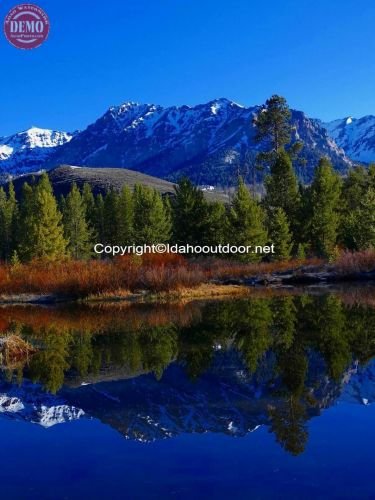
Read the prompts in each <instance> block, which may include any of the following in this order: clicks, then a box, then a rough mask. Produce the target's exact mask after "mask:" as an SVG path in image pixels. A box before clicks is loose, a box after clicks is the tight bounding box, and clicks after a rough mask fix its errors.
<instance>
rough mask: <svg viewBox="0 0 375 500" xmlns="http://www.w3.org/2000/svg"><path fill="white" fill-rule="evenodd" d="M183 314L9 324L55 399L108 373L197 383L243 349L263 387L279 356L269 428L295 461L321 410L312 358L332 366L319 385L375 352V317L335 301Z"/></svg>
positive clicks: (220, 306)
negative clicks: (225, 356) (220, 353)
mask: <svg viewBox="0 0 375 500" xmlns="http://www.w3.org/2000/svg"><path fill="white" fill-rule="evenodd" d="M181 307H182V306H181V305H179V306H177V308H178V310H177V311H175V312H173V311H172V306H169V307H168V309H165V310H164V309H160V308H159V309H158V310H157V311H154V312H152V311H151V310H150V308H151V306H147V307H144V308H139V309H132V308H131V309H130V311H129V313H128V312H127V311H123V310H121V314H117V313H116V314H114V317H113V318H112V320H111V321H109V319H106V320H105V321H104V319H103V317H102V316H101V314H102V311H99V313H97V315H98V322H97V325H95V317H94V315H93V311H92V309H90V310H89V311H88V312H89V317H88V318H86V317H85V315H84V312H83V311H81V312H80V313H79V315H78V319H77V318H76V317H75V316H74V315H76V311H73V312H72V314H71V315H69V314H68V315H67V319H66V323H64V316H63V315H62V314H61V313H59V314H58V315H57V316H56V317H53V314H54V313H53V312H52V313H51V315H52V317H51V318H50V320H49V326H48V327H47V326H45V320H46V319H47V318H46V317H43V318H42V319H40V318H39V319H40V323H41V324H39V323H38V318H34V320H33V322H31V323H30V322H29V323H26V324H23V323H22V321H21V319H22V318H21V316H20V314H21V313H20V312H19V310H17V315H18V316H17V318H16V319H17V322H16V323H13V324H11V327H12V329H13V330H14V331H17V334H19V335H21V336H23V337H25V338H26V337H27V340H29V341H30V342H32V343H34V345H36V346H37V347H38V349H39V350H38V352H37V353H36V354H35V355H34V356H33V357H32V359H31V361H30V363H29V366H28V368H26V370H27V371H28V375H29V376H30V378H32V380H34V381H39V382H41V383H42V384H43V385H44V387H45V388H46V390H48V391H50V392H56V391H57V390H58V389H59V388H60V387H61V385H62V384H63V383H64V379H65V378H66V377H73V378H74V377H75V378H77V377H78V379H79V378H80V377H88V376H97V377H98V379H99V380H100V377H101V376H102V374H103V373H108V372H111V371H113V372H114V373H116V370H122V371H121V373H123V372H124V371H125V372H126V375H127V376H134V377H135V376H137V375H139V374H141V373H154V375H155V376H156V377H157V378H158V379H159V378H160V377H162V374H163V372H164V370H165V369H166V368H167V367H168V365H169V364H170V363H171V362H173V361H174V360H177V361H179V362H181V363H182V364H183V365H184V366H185V368H186V372H187V374H188V376H190V377H191V378H192V379H197V378H198V377H199V376H201V375H202V374H203V373H204V372H206V371H207V370H209V368H210V366H211V365H212V363H213V362H214V360H215V357H216V356H217V353H216V351H217V350H220V349H221V350H228V349H235V350H237V351H238V353H239V354H240V357H241V358H242V360H243V362H244V365H245V366H246V368H247V370H248V375H252V374H254V375H255V376H256V378H255V380H256V381H257V383H258V382H260V383H263V384H264V377H263V378H262V370H266V369H267V367H268V365H267V362H268V361H267V360H269V359H271V358H272V366H271V367H270V368H269V371H271V377H270V376H269V375H270V374H269V373H267V376H268V380H270V379H272V384H271V387H267V390H269V392H270V398H273V399H274V401H275V403H274V404H272V405H270V408H269V416H270V425H271V430H272V432H274V433H275V436H276V439H277V441H278V442H279V443H280V444H282V446H283V447H285V449H286V450H288V451H289V452H291V453H294V454H298V453H300V452H301V451H302V450H303V447H304V445H305V443H306V440H307V426H306V422H307V419H308V418H309V414H311V405H312V404H316V402H315V403H314V401H313V400H314V395H313V393H312V391H311V376H310V375H311V373H312V372H313V371H314V365H312V363H314V361H313V359H314V356H312V355H311V353H312V352H315V353H318V354H319V355H320V356H318V357H319V358H321V359H322V360H324V362H325V368H324V364H323V366H322V367H321V368H319V370H320V371H319V373H318V377H319V380H322V379H323V378H324V377H325V376H328V377H330V378H332V379H334V380H336V381H339V380H340V379H341V378H342V376H343V374H344V373H345V370H346V369H347V368H348V367H350V364H351V362H352V361H353V360H357V359H358V360H359V361H360V362H365V361H367V360H369V359H370V358H371V357H372V356H374V354H375V310H374V309H370V308H366V307H361V306H359V305H353V306H351V307H347V306H344V305H343V303H342V302H341V301H340V299H339V298H337V297H335V296H333V295H326V296H320V297H313V296H308V295H303V296H298V297H291V296H287V297H276V298H262V299H259V298H254V299H239V300H233V301H228V302H212V303H207V304H202V305H200V306H199V309H198V306H197V305H195V306H194V308H193V309H189V311H190V312H189V314H185V313H183V312H182V314H181V316H182V318H183V321H182V320H181V318H180V319H178V316H179V313H178V311H181ZM192 311H194V314H190V313H191V312H192ZM164 312H167V316H165V315H164ZM23 314H25V313H23ZM37 314H38V313H37ZM127 314H128V315H127ZM43 315H44V316H46V312H45V309H44V310H43ZM105 315H108V311H107V310H106V311H105ZM73 316H74V318H75V319H74V318H73ZM127 318H130V319H131V320H130V321H127ZM189 318H190V319H189ZM78 320H79V323H77V321H78ZM80 325H82V326H80ZM315 359H316V358H315ZM310 364H311V366H310ZM324 370H325V372H324ZM309 374H310V375H309ZM21 375H22V371H21V370H18V373H17V374H15V373H13V374H12V373H8V376H9V377H15V376H17V377H18V378H20V377H21ZM13 379H14V378H13Z"/></svg>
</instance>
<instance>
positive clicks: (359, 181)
mask: <svg viewBox="0 0 375 500" xmlns="http://www.w3.org/2000/svg"><path fill="white" fill-rule="evenodd" d="M370 185H371V173H370V170H368V171H367V170H366V169H365V168H364V167H355V168H353V169H351V170H350V171H349V173H348V176H347V177H346V179H345V180H344V183H343V189H342V196H341V217H340V229H339V236H340V241H341V242H342V244H343V245H344V246H345V247H346V248H349V249H350V250H355V249H356V248H358V245H357V244H358V232H357V228H358V225H357V219H358V214H359V212H360V210H361V209H360V205H361V201H362V200H363V198H364V196H365V195H366V192H367V190H368V188H369V186H370ZM374 187H375V185H374Z"/></svg>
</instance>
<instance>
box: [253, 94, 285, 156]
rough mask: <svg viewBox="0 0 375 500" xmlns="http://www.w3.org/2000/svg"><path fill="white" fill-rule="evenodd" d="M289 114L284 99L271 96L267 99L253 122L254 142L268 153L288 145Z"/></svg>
mask: <svg viewBox="0 0 375 500" xmlns="http://www.w3.org/2000/svg"><path fill="white" fill-rule="evenodd" d="M290 119H291V112H290V109H289V107H288V104H287V102H286V99H285V98H284V97H281V96H278V95H273V96H272V97H270V99H267V101H266V104H265V105H264V106H262V108H261V110H260V112H259V113H258V115H257V117H256V118H255V120H254V124H255V126H256V132H257V133H256V136H255V140H256V141H257V142H262V143H264V144H265V145H266V146H267V147H268V151H270V152H273V153H275V152H277V151H279V150H280V149H282V148H284V146H285V145H286V144H289V142H290V139H291V125H290Z"/></svg>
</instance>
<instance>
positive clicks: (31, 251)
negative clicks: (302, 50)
mask: <svg viewBox="0 0 375 500" xmlns="http://www.w3.org/2000/svg"><path fill="white" fill-rule="evenodd" d="M254 125H255V127H256V130H257V133H256V136H255V140H256V141H257V142H258V143H259V144H260V146H261V147H260V149H261V151H260V152H259V154H258V155H257V158H256V162H255V164H254V168H256V169H258V170H264V171H266V172H268V175H266V177H265V183H264V185H265V195H264V197H263V199H262V200H260V199H259V197H258V196H257V195H256V193H255V189H253V193H251V192H250V191H249V190H248V188H247V187H246V185H245V183H244V182H243V181H242V180H241V178H239V182H238V188H237V191H236V193H235V194H234V196H233V199H232V200H231V202H230V203H229V204H223V203H220V202H211V203H209V202H208V201H207V200H206V199H205V197H204V194H203V192H202V191H201V190H199V189H198V188H197V187H195V186H194V185H193V184H192V183H191V182H190V181H189V180H188V179H182V180H181V181H180V182H179V183H178V185H177V187H176V190H175V194H174V196H172V197H168V196H165V197H162V196H161V195H160V193H158V192H157V191H155V190H153V189H151V188H149V187H146V186H141V185H138V186H136V187H135V188H134V189H133V190H130V189H129V188H128V187H124V188H123V189H122V190H121V192H116V191H114V190H109V191H108V192H107V193H106V194H105V196H102V195H101V194H99V195H97V196H94V195H93V193H92V191H91V188H90V186H89V185H88V184H85V185H84V186H83V189H82V191H80V190H79V189H78V187H77V185H75V184H73V185H72V187H71V191H70V193H69V194H68V195H67V197H66V198H64V197H61V198H60V199H59V200H57V199H56V198H55V196H54V194H53V190H52V187H51V184H50V182H49V179H48V176H47V174H43V175H42V176H41V178H40V180H39V182H38V183H37V184H36V185H33V186H30V185H28V184H25V185H24V187H23V190H22V195H21V197H20V199H19V200H17V199H16V196H15V193H14V189H13V186H12V185H11V184H10V186H9V189H8V192H5V191H4V189H3V188H0V258H1V259H2V260H9V259H12V258H13V259H18V258H20V259H22V260H23V261H27V260H30V259H32V258H34V257H47V258H49V259H57V258H60V257H61V256H64V255H70V256H72V257H73V258H75V259H85V258H89V257H90V256H92V251H93V246H94V244H95V243H96V242H100V243H104V244H115V245H130V244H153V243H164V242H174V243H181V244H187V243H189V244H196V245H218V244H225V243H230V244H232V245H238V246H239V245H244V246H249V245H252V246H255V245H260V246H264V245H266V244H274V247H275V250H276V253H275V254H273V255H270V256H267V258H271V259H288V258H290V257H291V256H293V255H297V256H299V257H303V256H305V254H311V255H318V256H323V257H328V258H329V257H332V256H334V255H335V253H336V251H337V249H338V248H340V247H341V248H348V249H351V250H362V249H366V248H370V247H375V166H370V167H369V168H368V169H365V168H363V167H357V168H354V169H352V170H351V171H350V172H349V174H348V175H347V177H346V178H345V179H344V180H343V179H342V178H341V177H340V176H339V175H338V174H337V173H336V172H335V171H334V169H333V168H332V165H331V164H330V163H329V161H328V160H327V159H326V158H322V159H321V160H320V162H319V165H317V167H316V169H315V172H314V177H313V180H312V183H311V184H310V185H309V186H304V185H301V184H299V183H298V179H297V176H296V174H295V168H294V167H295V166H296V164H297V163H298V162H299V163H301V162H303V159H301V158H299V153H300V151H301V150H302V149H303V144H302V143H301V142H300V141H296V140H294V142H293V141H292V140H291V138H292V125H291V112H290V110H289V108H288V106H287V103H286V101H285V99H284V98H282V97H280V96H272V97H271V98H270V99H269V100H268V101H267V102H266V103H265V105H264V106H263V108H262V110H261V112H260V113H259V114H258V116H257V117H256V118H255V120H254ZM293 163H294V166H293ZM242 258H243V259H246V260H249V261H257V260H259V259H261V258H262V255H260V254H247V255H243V256H242Z"/></svg>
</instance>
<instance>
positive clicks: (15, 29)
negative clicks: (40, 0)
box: [4, 3, 50, 49]
mask: <svg viewBox="0 0 375 500" xmlns="http://www.w3.org/2000/svg"><path fill="white" fill-rule="evenodd" d="M49 26H50V24H49V19H48V16H47V14H46V13H45V12H44V10H43V9H41V8H40V7H38V6H37V5H34V4H32V3H23V4H20V5H16V6H15V7H13V9H11V10H10V11H9V12H8V14H7V16H6V18H5V21H4V34H5V36H6V38H7V40H8V42H10V43H11V44H12V45H14V46H15V47H17V49H35V48H36V47H39V45H42V43H43V42H44V41H45V40H46V39H47V37H48V33H49Z"/></svg>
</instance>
